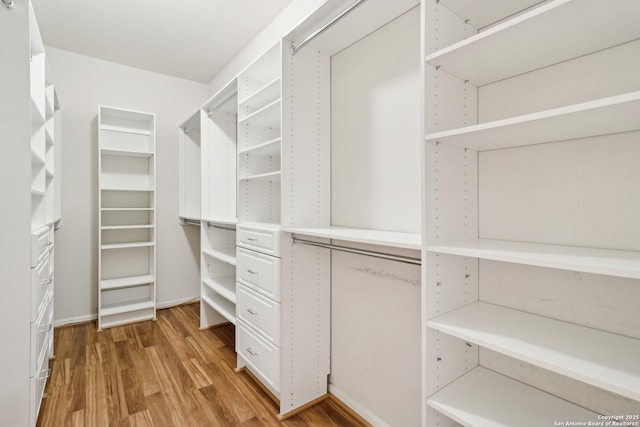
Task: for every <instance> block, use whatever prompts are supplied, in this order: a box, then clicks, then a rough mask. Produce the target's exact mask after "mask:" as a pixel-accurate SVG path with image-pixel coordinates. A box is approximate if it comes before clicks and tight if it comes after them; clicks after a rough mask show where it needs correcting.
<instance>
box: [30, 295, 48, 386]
mask: <svg viewBox="0 0 640 427" xmlns="http://www.w3.org/2000/svg"><path fill="white" fill-rule="evenodd" d="M52 330H53V298H50V297H49V298H48V299H47V302H46V306H45V308H44V310H42V312H41V313H40V316H39V317H38V321H37V322H34V323H32V324H31V376H34V375H36V372H37V368H38V366H40V365H41V364H42V363H43V361H44V360H48V355H49V347H50V346H49V345H47V341H48V337H49V336H50V335H51V334H50V332H51V331H52Z"/></svg>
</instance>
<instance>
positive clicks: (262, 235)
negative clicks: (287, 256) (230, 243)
mask: <svg viewBox="0 0 640 427" xmlns="http://www.w3.org/2000/svg"><path fill="white" fill-rule="evenodd" d="M280 234H281V232H280V230H276V229H268V228H259V227H252V226H246V225H238V229H237V233H236V236H237V237H236V239H237V244H238V246H242V247H243V248H248V249H253V250H255V251H258V252H262V253H263V254H267V255H272V256H277V257H279V256H280Z"/></svg>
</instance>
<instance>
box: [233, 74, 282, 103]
mask: <svg viewBox="0 0 640 427" xmlns="http://www.w3.org/2000/svg"><path fill="white" fill-rule="evenodd" d="M278 98H280V77H276V78H275V79H273V80H271V81H270V82H268V83H267V84H265V85H264V86H262V87H261V88H260V89H258V90H256V91H255V92H254V93H252V94H250V95H249V96H247V97H246V98H244V99H242V100H241V101H239V102H238V110H243V109H245V108H249V109H252V110H255V109H256V108H260V106H264V105H267V104H269V103H271V102H273V101H275V100H276V99H278Z"/></svg>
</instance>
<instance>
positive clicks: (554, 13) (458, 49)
mask: <svg viewBox="0 0 640 427" xmlns="http://www.w3.org/2000/svg"><path fill="white" fill-rule="evenodd" d="M638 14H640V2H638V1H636V0H617V1H616V3H615V7H612V5H611V4H610V3H609V2H603V1H601V0H554V1H551V2H549V3H546V4H544V5H542V6H539V7H536V8H534V9H532V10H529V11H528V12H525V13H523V14H520V15H517V16H515V17H514V18H512V19H509V20H507V21H505V22H502V23H500V24H497V25H495V26H493V27H490V28H489V29H487V30H485V31H481V32H480V33H478V34H476V35H474V36H471V37H469V38H467V39H465V40H463V41H461V42H459V43H455V44H453V45H451V46H448V47H446V48H444V49H441V50H438V51H436V52H434V53H431V54H428V55H427V56H426V58H425V60H426V62H427V63H428V64H430V65H432V66H434V67H440V68H441V69H442V70H444V71H446V72H448V73H450V74H453V75H454V76H456V77H458V78H460V79H462V80H468V81H469V82H470V83H471V84H473V85H474V86H482V85H485V84H488V83H491V82H495V81H498V80H502V79H505V78H508V77H512V76H515V75H518V74H522V73H524V72H528V71H531V70H536V69H539V68H543V67H546V66H549V65H552V64H556V63H559V62H562V61H565V60H568V59H572V58H576V57H578V56H582V55H586V54H588V53H592V52H596V51H599V50H602V49H606V48H608V47H612V46H616V45H618V44H621V43H625V42H627V41H629V40H635V39H637V38H640V26H639V25H638V21H637V16H638ZM578 17H579V19H578ZM541 28H544V31H541V30H540V29H541Z"/></svg>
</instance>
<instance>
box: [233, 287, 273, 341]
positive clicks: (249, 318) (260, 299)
mask: <svg viewBox="0 0 640 427" xmlns="http://www.w3.org/2000/svg"><path fill="white" fill-rule="evenodd" d="M281 313H282V310H281V307H280V303H279V302H274V301H272V300H270V299H269V298H266V297H264V296H262V295H260V294H259V293H257V292H255V291H252V290H251V289H249V288H247V287H245V286H243V285H238V287H237V302H236V316H237V317H239V318H240V319H242V320H244V321H245V322H247V323H248V324H249V325H250V326H253V327H254V328H256V329H257V330H258V332H260V333H261V334H262V336H263V337H264V338H266V339H267V341H269V342H271V343H272V344H273V345H275V346H277V347H280V322H281V320H280V318H281Z"/></svg>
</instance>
